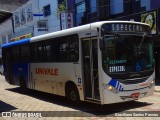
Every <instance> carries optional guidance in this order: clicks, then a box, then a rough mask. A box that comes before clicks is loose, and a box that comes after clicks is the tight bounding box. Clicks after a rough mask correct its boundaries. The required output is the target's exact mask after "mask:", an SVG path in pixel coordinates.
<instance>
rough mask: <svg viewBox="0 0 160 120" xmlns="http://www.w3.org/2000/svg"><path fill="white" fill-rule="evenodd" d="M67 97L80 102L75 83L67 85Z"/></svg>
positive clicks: (74, 101) (73, 101) (72, 101)
mask: <svg viewBox="0 0 160 120" xmlns="http://www.w3.org/2000/svg"><path fill="white" fill-rule="evenodd" d="M66 97H67V99H68V100H69V101H70V102H71V103H74V104H78V103H79V102H80V98H79V93H78V90H77V88H76V86H75V85H73V84H70V85H67V87H66Z"/></svg>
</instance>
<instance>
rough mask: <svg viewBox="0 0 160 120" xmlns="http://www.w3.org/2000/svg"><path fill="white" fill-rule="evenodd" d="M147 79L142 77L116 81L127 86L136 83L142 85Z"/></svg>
mask: <svg viewBox="0 0 160 120" xmlns="http://www.w3.org/2000/svg"><path fill="white" fill-rule="evenodd" d="M148 78H149V77H143V78H135V79H124V80H122V79H121V80H120V79H119V80H118V81H119V82H121V83H123V84H125V85H129V84H137V83H143V82H145V81H146V80H147V79H148Z"/></svg>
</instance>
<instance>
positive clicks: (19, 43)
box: [2, 38, 31, 48]
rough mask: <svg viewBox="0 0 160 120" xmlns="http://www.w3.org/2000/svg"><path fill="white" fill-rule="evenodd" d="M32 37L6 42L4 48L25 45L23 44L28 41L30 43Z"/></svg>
mask: <svg viewBox="0 0 160 120" xmlns="http://www.w3.org/2000/svg"><path fill="white" fill-rule="evenodd" d="M30 39H31V38H27V39H23V40H19V41H15V42H10V43H6V44H3V45H2V48H6V47H12V46H16V45H23V44H26V43H30Z"/></svg>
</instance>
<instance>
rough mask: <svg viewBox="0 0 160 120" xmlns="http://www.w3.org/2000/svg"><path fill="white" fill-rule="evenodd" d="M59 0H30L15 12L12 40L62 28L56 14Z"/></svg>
mask: <svg viewBox="0 0 160 120" xmlns="http://www.w3.org/2000/svg"><path fill="white" fill-rule="evenodd" d="M57 6H58V2H57V0H54V1H53V0H45V1H43V0H29V1H28V2H27V3H26V4H24V5H23V6H22V7H19V8H18V9H16V10H15V11H14V12H13V24H14V25H13V26H14V32H13V34H12V40H11V41H15V40H20V39H24V38H27V37H32V36H38V35H42V34H46V33H50V32H55V31H58V30H60V20H59V19H58V18H57V16H56V9H57Z"/></svg>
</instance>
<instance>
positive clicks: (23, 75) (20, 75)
mask: <svg viewBox="0 0 160 120" xmlns="http://www.w3.org/2000/svg"><path fill="white" fill-rule="evenodd" d="M28 71H29V64H28V63H14V64H13V78H14V81H15V84H16V85H20V80H21V79H24V80H25V82H26V85H27V86H28V74H29V72H28Z"/></svg>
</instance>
